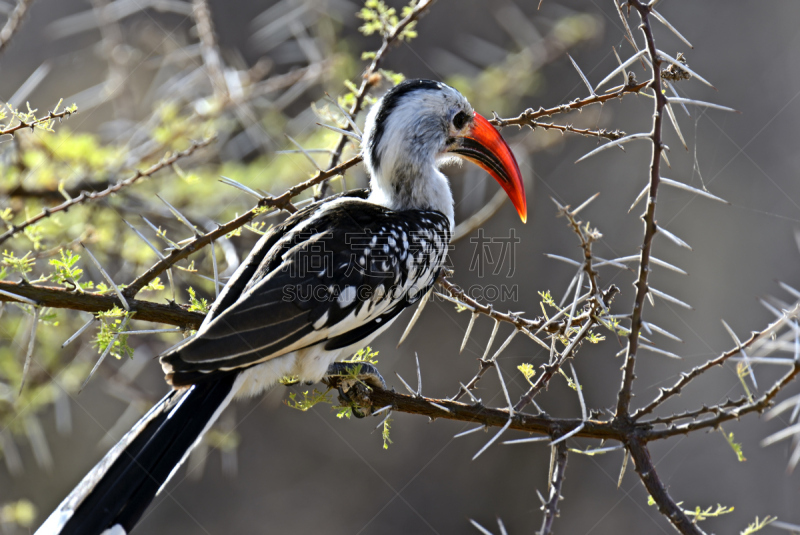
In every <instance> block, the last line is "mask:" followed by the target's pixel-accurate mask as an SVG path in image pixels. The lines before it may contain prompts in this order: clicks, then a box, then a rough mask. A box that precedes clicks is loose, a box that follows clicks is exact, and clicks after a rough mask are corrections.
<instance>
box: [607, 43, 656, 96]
mask: <svg viewBox="0 0 800 535" xmlns="http://www.w3.org/2000/svg"><path fill="white" fill-rule="evenodd" d="M645 54H647V50H646V49H642V50H640V51H639V52H637V53H636V54H634V55H633V56H631V57H629V58H628V59H626V60H625V61H624V62H623V63H622V64H620V65H619V66H618V67H617V68H616V69H614V70H613V71H611V72H610V73H609V74H608V76H606V77H605V78H603V80H602V81H601V82H600V83H599V84H597V85H596V86H595V88H594V89H595V91H597V90H598V89H599V88H600V86H601V85H603V84H605V83H607V82H608V81H610V80H611V79H612V78H614V77H615V76H616V75H617V74H619V73H621V72H624V71H625V69H626V68H628V66H629V65H632V64H633V63H634V62H635V61H636V60H637V59H639V58H640V57H642V56H644V55H645ZM623 83H628V80H627V78H626V79H625V81H624V82H623Z"/></svg>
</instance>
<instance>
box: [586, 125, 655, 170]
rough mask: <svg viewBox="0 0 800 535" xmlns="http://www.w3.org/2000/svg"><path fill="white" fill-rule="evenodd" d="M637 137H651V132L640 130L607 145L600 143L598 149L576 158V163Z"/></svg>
mask: <svg viewBox="0 0 800 535" xmlns="http://www.w3.org/2000/svg"><path fill="white" fill-rule="evenodd" d="M637 139H650V133H649V132H639V133H638V134H630V135H627V136H625V137H621V138H619V139H615V140H614V141H609V142H608V143H606V144H605V145H600V146H599V147H597V148H596V149H594V150H592V151H589V152H587V153H586V154H584V155H583V156H581V157H580V158H578V159H577V160H575V163H578V162H582V161H583V160H585V159H586V158H589V157H590V156H594V155H595V154H597V153H598V152H602V151H604V150H606V149H610V148H613V147H619V146H620V145H624V144H625V143H628V142H630V141H635V140H637ZM662 154H663V153H662Z"/></svg>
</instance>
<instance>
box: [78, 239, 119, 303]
mask: <svg viewBox="0 0 800 535" xmlns="http://www.w3.org/2000/svg"><path fill="white" fill-rule="evenodd" d="M81 247H83V250H84V251H86V252H87V253H88V254H89V258H91V259H92V262H94V265H95V266H97V269H99V270H100V273H102V274H103V277H104V278H105V279H106V281H107V282H108V284H109V285H110V286H111V287H112V288H113V289H114V291H115V292H116V293H117V297H119V300H120V302H121V303H122V306H123V308H124V309H125V310H127V311H130V309H131V307H130V305H129V304H128V300H127V299H125V296H124V295H122V290H120V289H119V286H117V284H116V283H115V282H114V281H113V280H111V276H110V275H109V274H108V273H106V270H105V269H103V266H101V265H100V262H98V261H97V258H95V257H94V255H93V254H92V252H91V251H90V250H89V249H88V248H87V247H86V246H85V245H84V244H83V243H82V242H81Z"/></svg>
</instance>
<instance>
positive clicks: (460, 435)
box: [453, 425, 486, 438]
mask: <svg viewBox="0 0 800 535" xmlns="http://www.w3.org/2000/svg"><path fill="white" fill-rule="evenodd" d="M483 429H486V426H485V425H479V426H478V427H473V428H472V429H467V430H466V431H462V432H460V433H458V434H457V435H453V438H461V437H464V436H467V435H471V434H472V433H475V432H476V431H481V430H483Z"/></svg>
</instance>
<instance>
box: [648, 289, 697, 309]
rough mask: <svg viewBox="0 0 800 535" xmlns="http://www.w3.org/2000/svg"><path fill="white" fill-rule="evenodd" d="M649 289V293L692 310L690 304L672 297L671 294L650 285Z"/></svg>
mask: <svg viewBox="0 0 800 535" xmlns="http://www.w3.org/2000/svg"><path fill="white" fill-rule="evenodd" d="M649 290H650V293H652V294H653V295H655V296H656V297H660V298H661V299H663V300H664V301H669V302H670V303H675V304H676V305H678V306H682V307H683V308H688V309H689V310H694V309H693V308H692V305H690V304H688V303H684V302H683V301H681V300H680V299H678V298H677V297H672V296H671V295H669V294H665V293H664V292H662V291H659V290H656V289H655V288H652V287H651V288H649Z"/></svg>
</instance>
